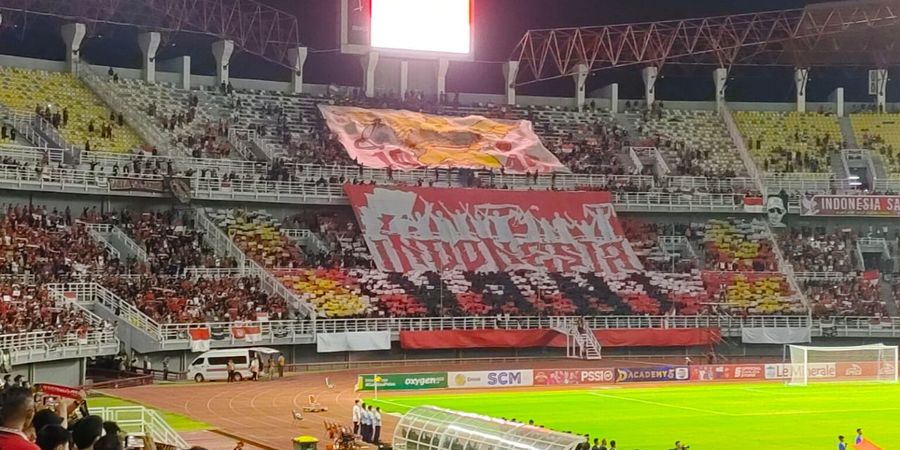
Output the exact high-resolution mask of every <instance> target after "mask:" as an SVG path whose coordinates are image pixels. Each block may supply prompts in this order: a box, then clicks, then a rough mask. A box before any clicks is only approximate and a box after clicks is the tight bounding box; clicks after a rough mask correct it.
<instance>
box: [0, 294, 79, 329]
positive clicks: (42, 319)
mask: <svg viewBox="0 0 900 450" xmlns="http://www.w3.org/2000/svg"><path fill="white" fill-rule="evenodd" d="M90 330H91V321H90V318H89V317H88V315H87V314H86V313H85V312H84V310H83V309H81V308H79V307H78V306H75V305H74V304H71V303H70V304H67V305H61V304H58V303H57V302H56V301H54V300H53V299H51V298H50V294H49V292H48V291H47V288H46V287H44V286H41V285H37V284H28V283H13V282H3V283H0V334H18V333H30V332H33V331H51V332H53V333H55V334H56V335H57V337H58V338H60V339H62V338H65V337H66V336H69V335H76V336H83V335H85V334H86V333H87V332H88V331H90Z"/></svg>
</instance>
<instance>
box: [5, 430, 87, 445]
mask: <svg viewBox="0 0 900 450" xmlns="http://www.w3.org/2000/svg"><path fill="white" fill-rule="evenodd" d="M71 440H72V434H71V433H69V430H66V429H65V427H63V426H61V425H54V424H51V425H44V426H43V427H41V429H40V430H38V433H37V439H36V442H37V445H38V447H40V449H41V450H66V449H67V448H68V445H69V441H71ZM4 448H5V447H4Z"/></svg>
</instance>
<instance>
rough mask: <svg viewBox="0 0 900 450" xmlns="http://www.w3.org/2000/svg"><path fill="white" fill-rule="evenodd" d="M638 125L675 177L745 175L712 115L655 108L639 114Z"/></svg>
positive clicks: (716, 119)
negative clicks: (659, 152) (660, 151)
mask: <svg viewBox="0 0 900 450" xmlns="http://www.w3.org/2000/svg"><path fill="white" fill-rule="evenodd" d="M637 123H638V130H639V131H640V132H641V133H642V134H643V135H644V136H646V137H647V138H649V139H652V141H653V143H654V146H655V147H657V148H659V149H661V150H662V154H663V156H664V158H665V159H666V161H667V162H668V166H669V169H670V170H672V171H673V173H674V174H677V175H690V176H700V177H726V178H733V177H737V176H741V175H746V173H747V169H746V168H745V167H744V164H743V162H742V161H741V159H740V157H739V156H738V153H737V151H736V150H735V148H734V143H732V142H731V137H730V136H729V135H728V132H727V131H726V129H725V124H724V123H723V122H722V118H721V117H719V115H718V114H717V113H716V112H714V111H687V110H679V109H668V108H664V107H661V106H656V107H655V108H653V109H652V110H647V109H645V110H644V111H642V113H641V116H640V118H639V119H638V120H637Z"/></svg>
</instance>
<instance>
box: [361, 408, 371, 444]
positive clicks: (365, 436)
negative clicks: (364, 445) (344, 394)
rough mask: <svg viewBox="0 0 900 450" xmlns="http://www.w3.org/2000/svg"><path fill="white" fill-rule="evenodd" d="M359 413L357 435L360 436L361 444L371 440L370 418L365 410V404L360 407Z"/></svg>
mask: <svg viewBox="0 0 900 450" xmlns="http://www.w3.org/2000/svg"><path fill="white" fill-rule="evenodd" d="M361 408H362V409H361V410H360V412H359V434H360V436H362V440H363V442H369V441H370V439H371V438H372V416H371V415H370V414H369V411H367V410H366V404H365V403H363V404H362V405H361Z"/></svg>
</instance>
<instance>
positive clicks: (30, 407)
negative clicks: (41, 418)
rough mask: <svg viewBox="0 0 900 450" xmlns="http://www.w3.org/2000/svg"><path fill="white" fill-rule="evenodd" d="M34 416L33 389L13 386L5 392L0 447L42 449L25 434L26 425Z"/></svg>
mask: <svg viewBox="0 0 900 450" xmlns="http://www.w3.org/2000/svg"><path fill="white" fill-rule="evenodd" d="M33 416H34V397H33V396H32V395H31V389H28V388H24V387H12V388H9V389H7V390H6V391H5V392H4V393H3V399H2V406H0V448H2V449H3V450H40V448H39V447H38V446H37V445H35V444H34V443H32V442H31V441H29V440H28V438H27V437H26V436H25V433H24V430H25V425H26V424H29V423H30V422H31V418H32V417H33Z"/></svg>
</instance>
